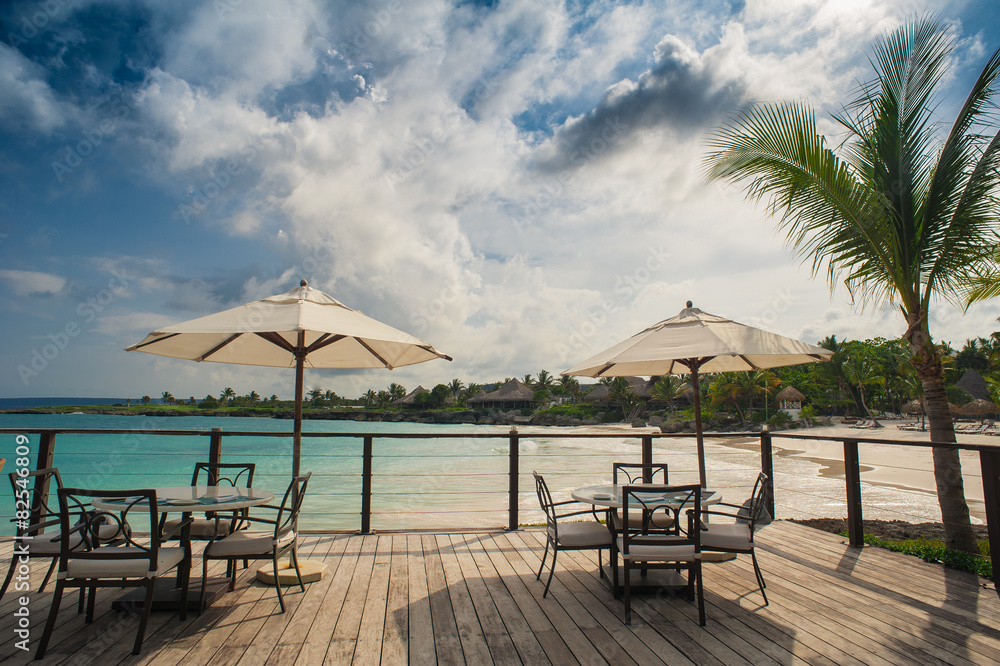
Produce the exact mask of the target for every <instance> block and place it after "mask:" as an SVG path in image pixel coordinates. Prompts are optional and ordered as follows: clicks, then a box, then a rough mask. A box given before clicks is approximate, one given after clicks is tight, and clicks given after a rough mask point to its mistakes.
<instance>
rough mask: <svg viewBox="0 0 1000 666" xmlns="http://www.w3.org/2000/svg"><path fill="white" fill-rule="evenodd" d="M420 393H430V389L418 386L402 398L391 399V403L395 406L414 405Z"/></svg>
mask: <svg viewBox="0 0 1000 666" xmlns="http://www.w3.org/2000/svg"><path fill="white" fill-rule="evenodd" d="M421 393H430V391H428V390H427V389H425V388H424V387H423V386H418V387H417V388H415V389H413V390H412V391H410V392H409V393H407V394H406V395H405V396H403V397H402V398H399V399H397V400H393V401H392V404H393V406H395V407H416V406H417V396H418V395H420V394H421Z"/></svg>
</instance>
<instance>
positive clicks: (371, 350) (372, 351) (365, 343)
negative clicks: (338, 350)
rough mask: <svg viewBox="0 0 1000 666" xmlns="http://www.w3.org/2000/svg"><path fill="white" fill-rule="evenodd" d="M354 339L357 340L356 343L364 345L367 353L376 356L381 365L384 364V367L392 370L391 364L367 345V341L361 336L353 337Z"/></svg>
mask: <svg viewBox="0 0 1000 666" xmlns="http://www.w3.org/2000/svg"><path fill="white" fill-rule="evenodd" d="M354 339H355V340H357V341H358V344H360V345H361V346H362V347H364V348H365V349H367V350H368V353H370V354H371V355H372V356H374V357H375V358H377V359H378V360H379V362H380V363H382V365H384V366H385V367H387V368H389V369H390V370H392V364H390V363H389V361H387V360H385V359H384V358H382V357H381V356H380V355H379V354H378V352H376V351H375V350H374V349H372V348H371V346H369V345H368V343H367V342H365V341H364V340H362V339H361V338H354Z"/></svg>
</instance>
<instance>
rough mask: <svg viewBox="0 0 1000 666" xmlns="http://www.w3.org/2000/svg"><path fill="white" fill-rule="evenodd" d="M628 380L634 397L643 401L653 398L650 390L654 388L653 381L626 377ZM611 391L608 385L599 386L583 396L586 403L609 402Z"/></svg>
mask: <svg viewBox="0 0 1000 666" xmlns="http://www.w3.org/2000/svg"><path fill="white" fill-rule="evenodd" d="M625 379H626V380H628V383H629V387H630V388H631V392H632V394H633V395H635V396H637V397H639V398H642V399H643V400H649V398H651V397H652V394H650V392H649V391H650V389H651V388H652V387H653V380H652V379H650V380H646V379H643V378H642V377H626V378H625ZM610 396H611V389H610V388H609V387H608V386H607V384H598V385H597V386H595V387H594V388H592V389H590V391H588V392H587V395H585V396H583V399H584V400H585V401H586V402H608V401H609V400H610V399H611V397H610Z"/></svg>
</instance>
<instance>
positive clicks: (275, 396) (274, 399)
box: [267, 393, 278, 407]
mask: <svg viewBox="0 0 1000 666" xmlns="http://www.w3.org/2000/svg"><path fill="white" fill-rule="evenodd" d="M267 401H268V402H269V403H271V406H272V407H274V406H276V405H277V404H278V394H277V393H272V394H271V397H270V398H268V399H267Z"/></svg>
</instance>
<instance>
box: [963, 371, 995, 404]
mask: <svg viewBox="0 0 1000 666" xmlns="http://www.w3.org/2000/svg"><path fill="white" fill-rule="evenodd" d="M955 386H957V387H958V388H960V389H963V390H965V391H966V392H967V393H968V394H969V395H971V396H972V397H973V398H977V399H979V400H990V401H992V397H991V396H990V388H989V384H987V383H986V380H985V379H983V376H982V375H981V374H979V373H978V372H976V371H975V370H973V369H972V368H969V369H968V370H966V371H965V374H964V375H962V378H961V379H959V380H958V381H957V382H955Z"/></svg>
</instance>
